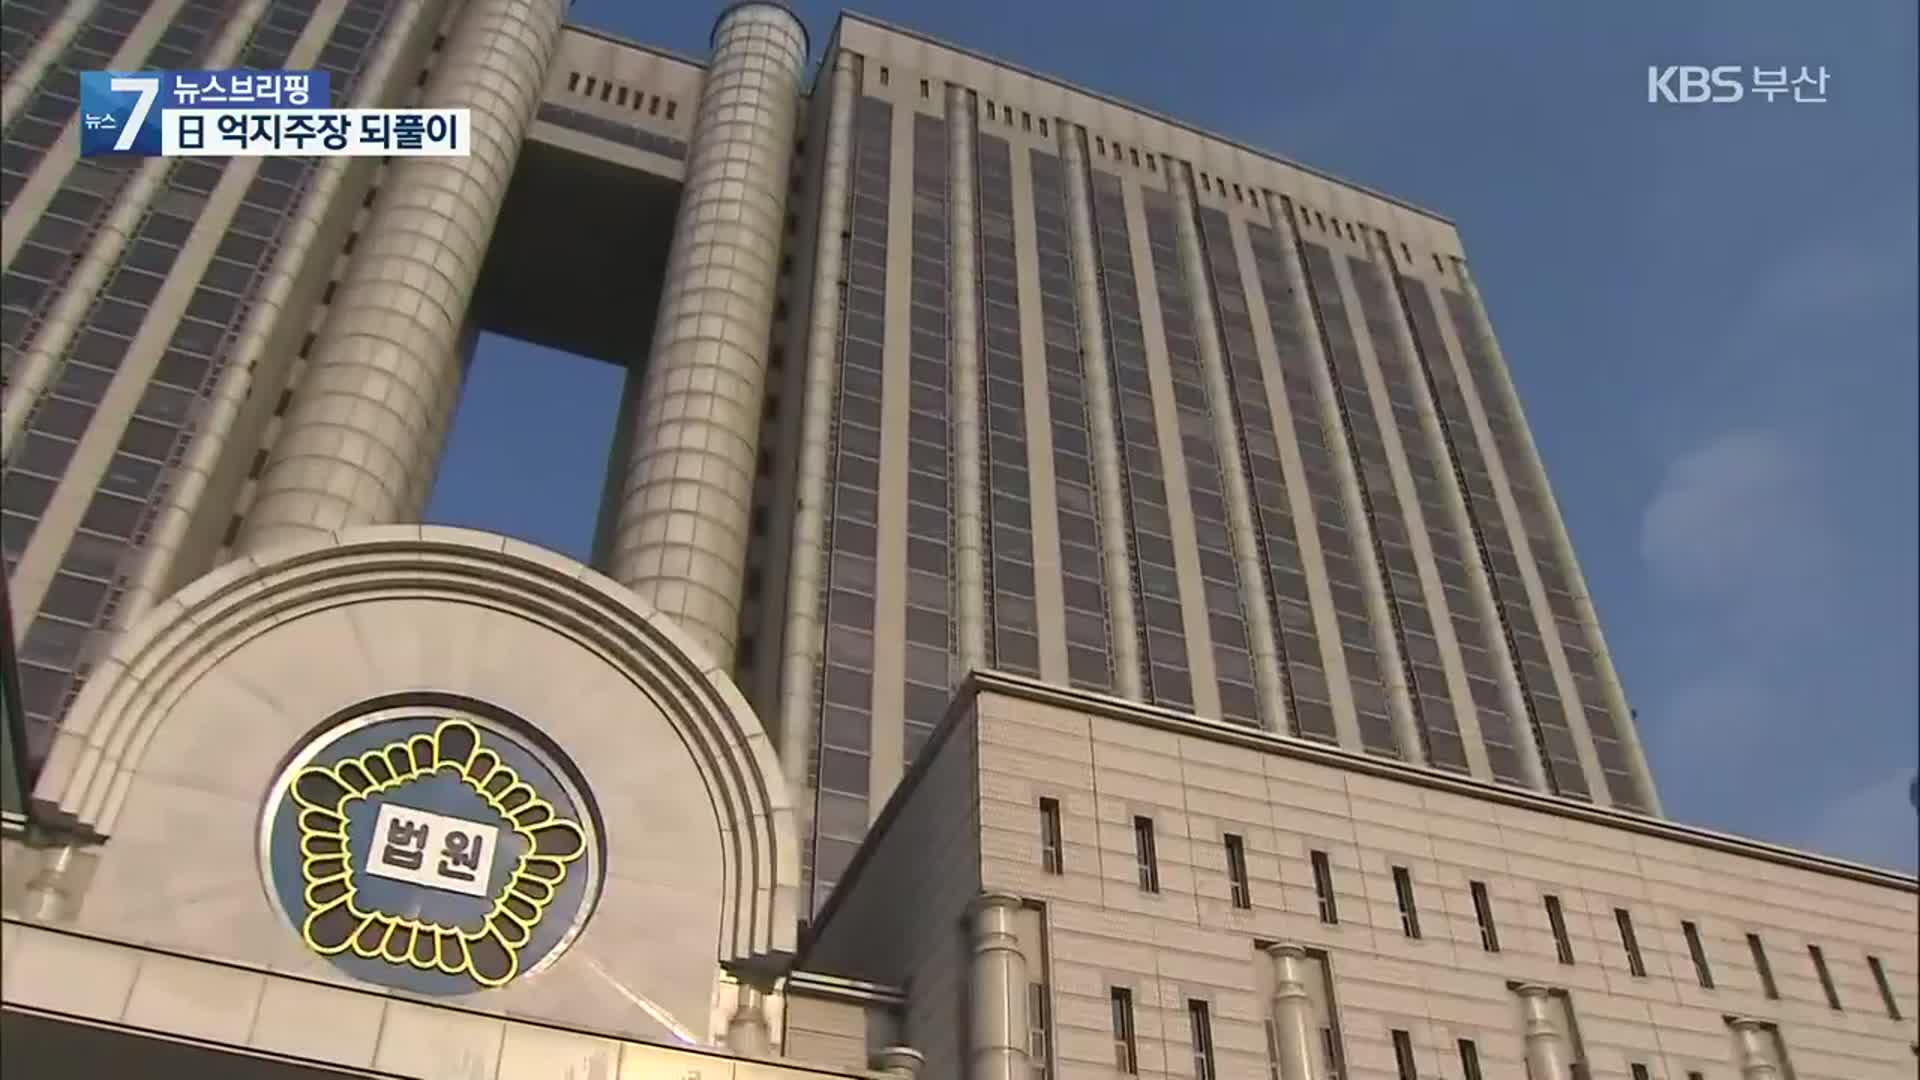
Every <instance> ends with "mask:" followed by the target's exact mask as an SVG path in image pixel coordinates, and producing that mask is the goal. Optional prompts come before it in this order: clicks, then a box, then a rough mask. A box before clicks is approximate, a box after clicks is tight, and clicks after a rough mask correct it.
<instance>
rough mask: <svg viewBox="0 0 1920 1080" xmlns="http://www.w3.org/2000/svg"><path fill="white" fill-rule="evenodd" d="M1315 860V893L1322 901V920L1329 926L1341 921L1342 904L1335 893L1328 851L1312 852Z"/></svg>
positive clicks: (1313, 860)
mask: <svg viewBox="0 0 1920 1080" xmlns="http://www.w3.org/2000/svg"><path fill="white" fill-rule="evenodd" d="M1311 859H1312V862H1313V895H1314V899H1316V900H1318V901H1319V902H1320V921H1321V922H1323V923H1326V924H1327V925H1329V926H1332V925H1335V924H1337V923H1339V921H1340V905H1339V902H1338V901H1337V900H1335V899H1334V895H1333V867H1332V866H1330V865H1328V863H1327V853H1326V852H1324V851H1315V852H1312V853H1311Z"/></svg>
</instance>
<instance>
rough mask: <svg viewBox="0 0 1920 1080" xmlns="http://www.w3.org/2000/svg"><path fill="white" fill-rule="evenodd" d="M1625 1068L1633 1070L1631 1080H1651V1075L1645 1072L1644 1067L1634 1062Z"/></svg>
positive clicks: (1645, 1068)
mask: <svg viewBox="0 0 1920 1080" xmlns="http://www.w3.org/2000/svg"><path fill="white" fill-rule="evenodd" d="M1627 1067H1628V1068H1630V1069H1632V1070H1633V1080H1653V1074H1652V1073H1650V1072H1648V1071H1647V1067H1646V1066H1645V1065H1642V1064H1640V1063H1639V1062H1637V1061H1636V1062H1634V1063H1633V1064H1631V1065H1629V1066H1627Z"/></svg>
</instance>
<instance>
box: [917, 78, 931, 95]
mask: <svg viewBox="0 0 1920 1080" xmlns="http://www.w3.org/2000/svg"><path fill="white" fill-rule="evenodd" d="M920 96H921V97H923V98H924V97H931V96H933V88H932V87H931V86H928V85H927V80H925V79H921V80H920Z"/></svg>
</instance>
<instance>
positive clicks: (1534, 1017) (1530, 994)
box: [1513, 984, 1567, 1080]
mask: <svg viewBox="0 0 1920 1080" xmlns="http://www.w3.org/2000/svg"><path fill="white" fill-rule="evenodd" d="M1513 992H1514V993H1516V994H1519V995H1520V1009H1521V1016H1522V1018H1523V1020H1524V1023H1525V1027H1524V1029H1523V1030H1524V1032H1525V1036H1526V1043H1527V1071H1528V1072H1529V1073H1530V1074H1531V1075H1532V1080H1562V1078H1563V1077H1565V1076H1566V1075H1567V1051H1566V1042H1565V1039H1564V1038H1563V1036H1562V1035H1561V1033H1560V1025H1559V1024H1557V1023H1555V1022H1554V1015H1553V1014H1554V1011H1555V1010H1554V1002H1553V991H1552V990H1550V989H1548V988H1547V987H1544V986H1536V985H1533V984H1527V985H1524V986H1516V987H1514V990H1513Z"/></svg>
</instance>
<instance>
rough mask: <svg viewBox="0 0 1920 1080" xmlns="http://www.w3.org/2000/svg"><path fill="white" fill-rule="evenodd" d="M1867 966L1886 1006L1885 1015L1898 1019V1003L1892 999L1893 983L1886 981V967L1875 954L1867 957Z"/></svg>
mask: <svg viewBox="0 0 1920 1080" xmlns="http://www.w3.org/2000/svg"><path fill="white" fill-rule="evenodd" d="M1867 967H1868V969H1870V970H1871V971H1872V972H1873V982H1874V985H1875V986H1878V987H1879V988H1880V1000H1881V1001H1882V1002H1883V1003H1885V1004H1886V1006H1887V1015H1888V1016H1890V1017H1892V1018H1894V1019H1895V1020H1898V1019H1900V1003H1899V1002H1897V1001H1895V1000H1894V999H1893V984H1892V983H1890V982H1888V981H1887V969H1886V968H1885V967H1883V966H1882V965H1881V963H1880V958H1879V957H1877V956H1869V957H1867Z"/></svg>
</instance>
